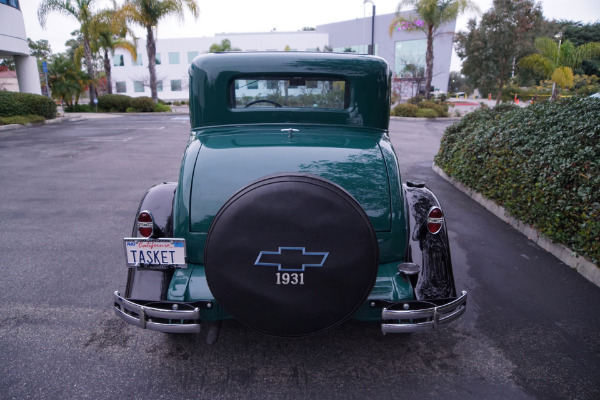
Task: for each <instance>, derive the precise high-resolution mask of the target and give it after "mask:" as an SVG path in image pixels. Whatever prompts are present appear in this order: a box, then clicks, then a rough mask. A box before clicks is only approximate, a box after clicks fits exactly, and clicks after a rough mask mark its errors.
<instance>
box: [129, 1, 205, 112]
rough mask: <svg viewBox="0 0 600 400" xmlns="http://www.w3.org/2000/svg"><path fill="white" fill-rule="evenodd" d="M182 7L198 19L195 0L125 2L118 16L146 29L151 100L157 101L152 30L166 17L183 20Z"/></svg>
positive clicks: (153, 34) (154, 49)
mask: <svg viewBox="0 0 600 400" xmlns="http://www.w3.org/2000/svg"><path fill="white" fill-rule="evenodd" d="M184 7H186V8H187V9H188V10H190V11H191V13H192V15H193V16H194V17H195V18H198V14H199V11H198V9H199V8H198V4H197V2H196V0H125V4H124V5H123V7H122V8H121V10H119V12H118V15H119V16H122V17H124V18H125V19H126V20H127V21H129V22H133V23H134V24H137V25H140V26H141V27H143V28H145V29H146V52H147V54H148V72H149V73H150V92H151V93H152V100H154V102H157V101H158V92H157V89H156V38H155V33H154V29H155V28H156V27H157V26H158V22H159V21H160V20H161V19H163V18H164V17H166V16H169V15H176V16H177V17H179V19H181V20H183V18H184V13H183V11H184Z"/></svg>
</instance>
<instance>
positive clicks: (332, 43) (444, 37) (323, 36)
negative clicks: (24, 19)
mask: <svg viewBox="0 0 600 400" xmlns="http://www.w3.org/2000/svg"><path fill="white" fill-rule="evenodd" d="M0 1H3V0H0ZM394 15H395V14H384V15H380V16H376V17H375V20H374V22H375V29H373V30H372V25H371V24H372V22H373V20H372V19H371V17H368V18H358V19H355V20H350V21H342V22H336V23H331V24H326V25H319V26H317V27H316V30H314V31H299V32H265V33H221V34H218V35H216V36H214V37H199V38H186V39H161V38H159V39H158V40H157V42H156V64H157V65H156V74H157V81H158V97H159V98H160V99H162V100H169V101H173V100H187V99H188V79H189V78H188V72H187V71H188V67H189V64H190V63H191V61H192V60H193V59H194V57H196V56H197V55H199V54H203V53H207V52H208V49H209V48H210V46H211V45H212V44H220V43H221V41H222V40H223V39H228V40H229V41H230V42H231V46H232V47H234V48H235V47H237V48H239V49H241V50H243V51H284V50H289V51H323V50H324V49H325V47H326V46H328V47H330V48H332V49H333V51H335V52H343V51H348V50H352V51H354V52H357V53H367V51H368V47H369V45H370V44H371V40H372V38H371V32H374V37H373V42H374V44H375V46H374V48H375V50H374V52H375V55H378V56H380V57H382V58H384V59H385V60H386V61H387V62H388V63H389V65H390V67H391V69H392V71H393V73H394V86H395V87H396V89H398V91H399V92H400V93H402V96H403V97H409V96H412V95H414V94H415V93H416V90H417V89H416V87H415V80H414V79H412V77H411V73H410V72H408V70H409V68H407V66H409V67H412V68H413V70H414V69H417V70H419V69H420V71H421V73H423V71H424V66H425V49H426V37H425V34H423V33H408V32H406V31H404V30H402V29H398V30H395V31H394V32H393V34H392V36H390V35H389V33H388V32H389V26H390V24H391V22H392V20H393V18H394ZM455 24H456V21H452V22H451V23H448V24H446V25H445V26H443V27H442V29H439V33H438V35H437V36H436V37H435V39H434V74H433V82H432V85H433V87H434V88H435V89H436V90H440V91H442V92H445V91H447V88H448V77H449V71H450V58H451V55H452V40H453V37H454V29H455ZM137 48H138V57H137V60H138V61H137V62H134V61H133V59H132V57H131V56H130V55H129V54H128V53H126V52H125V51H123V50H117V51H116V52H115V54H114V57H113V67H112V85H113V93H120V94H125V95H128V96H132V97H138V96H150V88H149V87H148V82H149V80H150V79H149V73H148V56H147V54H146V41H145V40H139V41H138V47H137ZM421 82H424V79H421Z"/></svg>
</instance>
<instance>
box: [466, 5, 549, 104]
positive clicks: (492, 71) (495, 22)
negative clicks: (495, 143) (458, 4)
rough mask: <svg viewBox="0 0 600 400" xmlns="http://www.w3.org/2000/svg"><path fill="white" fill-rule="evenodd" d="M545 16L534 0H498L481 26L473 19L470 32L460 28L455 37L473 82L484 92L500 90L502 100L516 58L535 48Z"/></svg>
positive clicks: (486, 14) (468, 78) (470, 80)
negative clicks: (503, 90) (534, 40)
mask: <svg viewBox="0 0 600 400" xmlns="http://www.w3.org/2000/svg"><path fill="white" fill-rule="evenodd" d="M543 20H544V19H543V15H542V9H541V7H540V5H539V3H538V4H535V3H534V2H533V0H494V3H493V6H492V8H491V9H490V10H489V11H488V12H486V13H485V14H483V16H482V18H481V23H480V24H479V26H478V25H477V22H476V21H475V20H473V19H472V20H470V21H469V22H468V32H459V33H458V34H457V36H456V39H455V42H456V53H457V55H458V56H459V57H460V58H461V60H463V64H462V73H463V74H464V75H465V76H466V77H467V80H468V82H469V84H471V85H472V86H474V87H477V88H479V90H480V92H482V93H484V94H485V93H492V92H494V91H497V95H496V104H499V103H500V100H501V99H502V88H503V87H504V85H505V84H506V83H507V82H508V81H509V80H510V78H511V76H512V75H513V74H514V72H515V68H516V60H517V59H519V58H521V57H523V56H525V55H526V54H529V53H531V52H532V51H533V49H532V47H531V46H532V45H531V44H532V43H533V39H534V37H535V35H536V32H538V31H539V29H540V27H541V25H542V23H543Z"/></svg>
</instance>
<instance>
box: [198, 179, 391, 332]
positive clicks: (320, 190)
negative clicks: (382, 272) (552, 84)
mask: <svg viewBox="0 0 600 400" xmlns="http://www.w3.org/2000/svg"><path fill="white" fill-rule="evenodd" d="M204 257H205V259H204V261H205V267H206V279H207V281H208V285H209V288H210V290H211V292H212V293H213V295H214V297H215V299H216V300H217V301H218V302H219V303H220V305H221V306H222V307H223V308H224V309H225V310H226V311H227V312H228V313H229V314H231V315H232V316H233V317H234V318H235V319H237V320H238V321H240V322H241V323H243V324H244V325H246V326H248V327H250V328H253V329H256V330H258V331H260V332H263V333H266V334H270V335H276V336H304V335H310V334H314V333H318V332H321V331H323V330H326V329H329V328H331V327H333V326H335V325H338V324H340V323H342V322H343V321H345V320H346V319H348V318H349V317H351V316H352V314H354V312H355V311H356V310H357V308H358V307H359V306H360V305H361V304H362V303H363V302H364V301H365V300H366V298H367V296H368V295H369V293H370V291H371V289H372V288H373V284H374V282H375V278H376V276H377V267H378V260H379V249H378V245H377V237H376V236H375V232H374V230H373V227H372V226H371V223H370V221H369V218H368V217H367V215H366V214H365V212H364V210H363V209H362V208H361V207H360V205H359V204H358V202H357V201H356V200H355V199H354V198H353V197H352V196H351V195H350V194H349V193H348V192H346V191H345V190H344V189H342V188H341V187H339V186H338V185H336V184H334V183H332V182H330V181H328V180H325V179H323V178H320V177H317V176H313V175H309V174H280V175H272V176H267V177H264V178H261V179H259V180H258V181H255V182H253V183H251V184H250V185H248V186H246V187H245V188H243V189H242V190H240V191H239V192H237V193H236V194H235V195H234V196H232V197H231V198H230V199H229V200H228V201H227V203H225V205H224V206H223V207H222V208H221V210H220V211H219V212H218V213H217V215H216V216H215V218H214V220H213V222H212V225H211V227H210V229H209V232H208V236H207V239H206V247H205V252H204Z"/></svg>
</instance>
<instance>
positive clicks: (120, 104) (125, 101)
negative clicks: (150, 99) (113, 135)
mask: <svg viewBox="0 0 600 400" xmlns="http://www.w3.org/2000/svg"><path fill="white" fill-rule="evenodd" d="M127 107H131V97H129V96H125V95H123V94H105V95H102V96H99V97H98V108H99V109H100V110H102V111H111V112H125V111H126V110H127Z"/></svg>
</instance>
